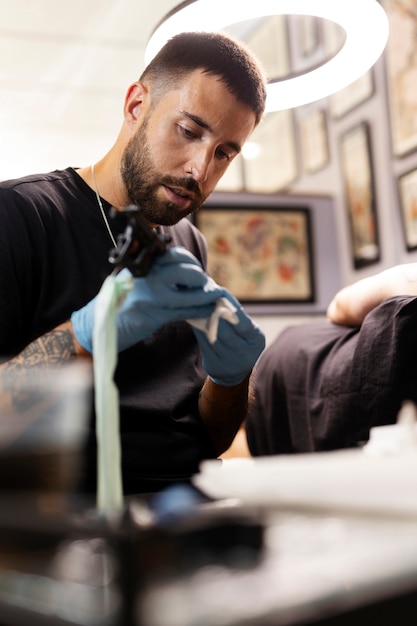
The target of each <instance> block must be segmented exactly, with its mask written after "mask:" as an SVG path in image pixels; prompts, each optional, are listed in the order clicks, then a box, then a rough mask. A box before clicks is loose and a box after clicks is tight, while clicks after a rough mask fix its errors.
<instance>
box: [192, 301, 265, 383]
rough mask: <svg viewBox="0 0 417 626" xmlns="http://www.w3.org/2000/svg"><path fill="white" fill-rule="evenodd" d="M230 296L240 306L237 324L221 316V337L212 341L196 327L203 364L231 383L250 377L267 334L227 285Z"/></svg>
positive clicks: (216, 379) (216, 377) (218, 378)
mask: <svg viewBox="0 0 417 626" xmlns="http://www.w3.org/2000/svg"><path fill="white" fill-rule="evenodd" d="M222 295H223V296H224V297H226V298H227V299H228V300H230V302H232V304H233V305H234V306H235V307H236V315H237V317H238V323H237V324H231V323H230V322H228V321H226V320H224V319H220V322H219V328H218V331H217V339H216V341H215V342H214V343H210V342H209V340H208V338H207V335H206V334H205V333H204V332H202V331H201V330H198V329H197V328H193V332H194V334H195V336H196V339H197V342H198V345H199V348H200V351H201V356H202V363H203V367H204V369H205V370H206V372H207V374H208V375H209V376H210V378H211V379H212V380H213V382H215V383H217V384H218V385H223V386H224V387H231V386H233V385H238V384H239V383H240V382H242V381H243V380H244V378H246V376H247V375H248V374H249V373H250V372H251V370H252V368H253V366H254V365H255V363H256V361H257V359H258V357H259V355H260V354H261V352H262V350H263V349H264V347H265V337H264V334H263V333H262V331H261V329H260V328H259V327H258V326H257V325H256V324H255V323H254V322H253V321H252V320H251V318H250V317H249V316H248V315H247V314H246V313H245V311H244V310H243V308H242V306H241V305H240V303H239V302H238V301H237V300H236V298H234V297H233V296H232V295H231V294H230V293H229V292H228V291H227V290H226V289H223V294H222Z"/></svg>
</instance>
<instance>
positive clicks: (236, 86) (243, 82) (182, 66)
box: [139, 32, 266, 124]
mask: <svg viewBox="0 0 417 626" xmlns="http://www.w3.org/2000/svg"><path fill="white" fill-rule="evenodd" d="M197 69H201V70H202V71H203V72H205V73H208V74H213V75H216V76H219V78H220V80H221V81H222V82H223V83H224V84H225V85H226V87H227V89H228V90H229V91H230V93H232V94H233V95H234V96H235V98H236V99H237V100H239V102H242V103H243V104H246V105H247V106H248V107H249V108H250V109H251V110H252V111H253V112H254V113H255V117H256V124H258V123H259V122H260V120H261V118H262V116H263V113H264V110H265V100H266V78H265V73H264V70H263V68H262V66H261V64H260V63H259V61H258V60H257V59H256V57H255V55H254V54H253V53H252V52H250V51H249V49H248V48H247V47H246V46H245V45H244V44H242V43H241V42H237V41H236V40H235V39H232V38H231V37H230V36H227V35H224V34H222V33H204V32H195V33H180V34H179V35H175V36H174V37H172V39H169V40H168V41H167V43H166V44H165V45H164V46H163V48H161V50H160V51H159V52H158V54H157V55H156V56H155V57H154V58H153V59H152V61H151V62H150V63H149V64H148V66H147V67H146V68H145V70H144V71H143V73H142V75H141V77H140V79H139V80H140V81H141V82H143V83H145V84H146V83H147V82H148V83H149V84H150V85H151V86H152V88H153V89H154V96H156V98H158V96H161V95H163V94H164V93H165V92H167V91H168V90H171V89H173V88H175V87H176V86H177V85H178V84H180V82H181V81H182V80H183V79H184V78H185V76H187V75H188V74H190V73H191V72H193V71H194V70H197Z"/></svg>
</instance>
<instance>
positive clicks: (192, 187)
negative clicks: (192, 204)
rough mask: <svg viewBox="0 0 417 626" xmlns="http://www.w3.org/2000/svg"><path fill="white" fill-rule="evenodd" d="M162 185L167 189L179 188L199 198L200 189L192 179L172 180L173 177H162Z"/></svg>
mask: <svg viewBox="0 0 417 626" xmlns="http://www.w3.org/2000/svg"><path fill="white" fill-rule="evenodd" d="M162 184H163V185H167V186H169V187H181V188H182V189H186V190H187V191H191V192H193V193H195V194H196V195H197V196H201V191H200V187H199V185H198V182H197V181H196V180H194V178H174V177H173V176H164V178H163V179H162Z"/></svg>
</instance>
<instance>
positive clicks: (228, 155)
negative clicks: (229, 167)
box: [216, 148, 235, 161]
mask: <svg viewBox="0 0 417 626" xmlns="http://www.w3.org/2000/svg"><path fill="white" fill-rule="evenodd" d="M216 154H217V156H218V157H219V159H226V161H231V160H232V159H233V157H234V156H235V155H234V154H231V153H230V151H226V150H224V149H223V148H217V150H216Z"/></svg>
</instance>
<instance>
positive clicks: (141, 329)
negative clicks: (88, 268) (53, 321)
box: [71, 246, 224, 352]
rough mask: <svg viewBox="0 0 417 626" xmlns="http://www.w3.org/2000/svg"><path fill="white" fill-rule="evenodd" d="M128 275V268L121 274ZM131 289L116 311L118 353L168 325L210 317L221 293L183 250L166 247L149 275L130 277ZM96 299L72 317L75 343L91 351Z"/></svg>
mask: <svg viewBox="0 0 417 626" xmlns="http://www.w3.org/2000/svg"><path fill="white" fill-rule="evenodd" d="M123 273H124V274H125V275H129V276H131V274H130V272H129V271H128V270H127V269H124V270H122V272H120V276H121V275H122V274H123ZM132 280H133V283H134V286H133V289H132V290H131V291H130V292H129V293H128V294H127V297H126V299H125V301H124V302H123V304H122V305H121V307H120V309H119V310H118V312H117V316H116V324H117V344H118V350H119V352H120V351H122V350H125V349H126V348H129V347H131V346H133V345H134V344H136V343H138V342H139V341H142V340H144V339H147V338H148V337H150V336H151V335H152V334H153V333H154V332H155V331H156V330H157V329H158V328H160V327H161V326H163V325H164V324H167V323H168V322H175V321H179V320H186V319H188V318H200V317H207V316H209V315H211V313H212V311H213V309H214V305H215V301H216V300H217V298H219V297H220V296H222V295H223V293H224V290H223V289H222V288H221V287H219V286H218V285H216V283H214V282H213V281H211V280H209V278H208V276H207V274H206V273H205V272H204V270H203V269H202V267H201V265H200V263H199V261H198V260H197V259H196V258H195V257H194V256H193V255H192V254H191V253H190V252H188V251H187V250H186V249H185V248H182V247H179V246H177V247H174V248H169V249H168V250H167V251H166V252H165V253H164V254H163V255H161V256H159V257H157V258H156V260H155V262H154V264H153V266H152V268H151V270H150V272H149V274H148V275H147V276H145V277H143V278H133V277H132ZM96 301H97V296H96V297H95V298H94V299H93V300H91V301H90V302H89V303H88V304H86V305H85V306H84V307H83V308H82V309H80V310H78V311H76V312H75V313H73V314H72V316H71V321H72V326H73V330H74V334H75V337H76V339H77V341H78V342H79V343H80V344H81V345H82V346H83V348H85V349H86V350H88V351H89V352H92V350H93V346H92V337H93V327H94V309H95V305H96Z"/></svg>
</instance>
